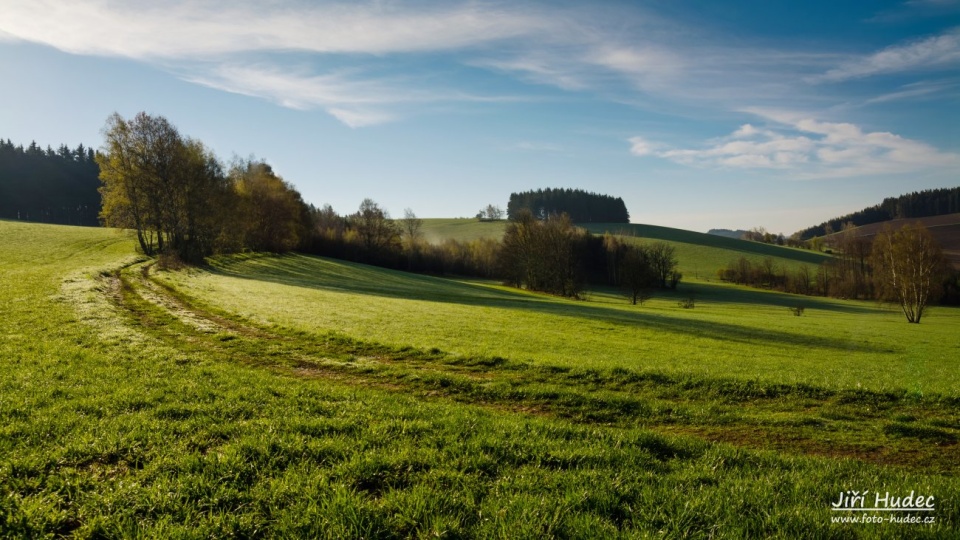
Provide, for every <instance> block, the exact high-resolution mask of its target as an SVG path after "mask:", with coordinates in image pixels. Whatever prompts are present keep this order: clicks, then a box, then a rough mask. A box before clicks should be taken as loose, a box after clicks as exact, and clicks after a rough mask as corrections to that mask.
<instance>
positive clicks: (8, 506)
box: [0, 221, 960, 538]
mask: <svg viewBox="0 0 960 540" xmlns="http://www.w3.org/2000/svg"><path fill="white" fill-rule="evenodd" d="M691 249H694V248H691ZM681 262H682V260H681ZM0 283H2V289H0V305H2V306H3V317H2V319H0V337H2V341H0V363H2V369H0V537H3V538H8V537H9V538H44V537H49V538H55V537H63V536H74V537H79V538H128V537H143V538H170V537H179V538H201V537H204V538H208V537H215V538H220V537H257V538H259V537H267V538H271V537H276V538H293V537H317V538H405V537H440V538H491V537H496V538H549V537H564V538H617V537H623V538H648V537H667V538H743V537H771V538H796V537H805V538H858V537H861V538H914V537H916V538H925V537H941V538H947V537H951V536H952V535H955V534H956V532H957V530H958V528H960V482H958V480H957V476H958V473H960V450H958V448H960V444H958V438H960V384H958V374H957V372H958V371H960V370H958V369H957V368H958V365H957V358H958V357H960V342H958V340H957V339H956V335H957V333H956V328H958V327H960V325H958V322H960V312H958V311H957V310H955V309H946V308H942V309H936V310H934V311H932V312H931V313H930V316H929V317H928V318H926V319H925V320H924V323H923V324H921V325H919V326H918V325H907V324H906V323H905V322H904V321H903V320H902V317H901V316H900V315H899V314H898V313H897V312H895V311H893V310H891V309H888V308H883V307H881V306H877V305H875V304H870V303H854V302H841V301H832V300H823V299H809V298H804V299H798V298H797V297H792V296H789V295H782V294H776V293H768V292H765V291H755V290H748V289H742V288H737V287H732V286H728V285H723V284H718V283H715V282H706V281H705V280H704V281H697V280H692V281H691V282H689V283H686V284H684V285H683V286H682V287H683V288H682V290H681V291H679V292H678V293H676V294H675V295H672V296H671V295H664V296H661V297H658V298H655V299H653V300H651V301H649V302H648V303H647V304H645V305H644V306H630V305H628V304H627V302H626V300H625V299H623V298H621V297H620V296H619V295H618V294H617V293H616V291H612V290H596V291H592V292H591V293H590V294H589V295H588V297H587V299H586V300H583V301H570V300H564V299H558V298H553V297H547V296H543V295H535V294H530V293H527V292H524V291H515V290H510V289H506V288H503V287H500V286H498V285H497V284H494V283H489V282H478V281H463V280H446V279H439V278H432V277H426V276H415V275H408V274H403V273H398V272H391V271H386V270H381V269H375V268H370V267H365V266H362V265H356V264H350V263H344V262H340V261H333V260H328V259H322V258H315V257H306V256H299V255H289V256H283V257H276V256H264V255H241V256H233V257H223V258H218V259H215V260H213V261H211V265H210V266H209V267H207V268H203V269H185V270H176V271H167V270H160V269H158V268H157V267H156V265H155V264H153V261H146V260H142V259H141V258H138V257H137V256H136V255H135V253H134V251H133V241H132V240H131V238H130V237H129V236H128V235H126V234H124V233H120V232H117V231H113V230H105V229H83V228H71V227H59V226H48V225H34V224H22V223H13V222H3V221H0ZM691 291H693V294H695V297H696V298H697V305H696V307H695V308H694V309H682V308H680V307H678V305H677V301H678V299H681V298H683V297H684V296H685V295H688V294H690V293H691ZM800 301H802V302H803V303H804V304H805V307H806V312H805V314H804V315H803V316H802V317H795V316H793V315H792V314H791V313H790V312H789V310H788V308H789V307H792V306H794V305H795V304H797V303H798V302H800ZM845 490H861V491H862V490H870V491H872V492H873V491H877V492H882V491H889V492H891V493H893V494H897V495H899V494H903V495H907V494H909V492H910V491H914V492H916V493H917V494H925V495H927V494H928V495H934V496H935V497H936V511H935V513H934V514H933V517H934V518H935V522H934V523H932V524H927V525H917V524H897V523H883V524H870V525H864V524H850V523H833V522H832V519H831V518H833V517H836V513H835V512H831V511H830V502H832V501H834V500H836V498H837V495H838V494H839V493H840V492H842V491H845Z"/></svg>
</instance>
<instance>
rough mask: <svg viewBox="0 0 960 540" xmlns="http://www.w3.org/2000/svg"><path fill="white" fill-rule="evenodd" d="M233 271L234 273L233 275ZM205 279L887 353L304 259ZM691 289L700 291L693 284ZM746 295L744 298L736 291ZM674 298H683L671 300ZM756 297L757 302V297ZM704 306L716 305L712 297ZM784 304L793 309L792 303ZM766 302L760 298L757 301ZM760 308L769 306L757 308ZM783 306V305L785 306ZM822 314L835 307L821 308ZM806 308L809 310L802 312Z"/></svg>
mask: <svg viewBox="0 0 960 540" xmlns="http://www.w3.org/2000/svg"><path fill="white" fill-rule="evenodd" d="M238 266H240V267H239V268H237V267H238ZM208 271H209V272H211V273H213V274H218V275H222V276H228V277H232V278H240V279H247V280H253V281H266V282H271V283H277V284H281V285H287V286H291V287H302V288H309V289H317V290H326V291H334V292H343V293H349V294H363V295H369V296H379V297H385V298H396V299H402V300H421V301H428V302H443V303H451V304H460V305H467V306H478V307H487V308H491V307H492V308H501V309H513V310H525V311H533V312H537V313H542V314H546V315H553V316H561V317H570V318H575V319H580V320H588V321H591V322H597V321H600V322H605V323H608V324H614V325H622V326H626V327H644V328H651V329H656V330H662V331H665V332H671V333H674V334H679V335H686V336H696V337H701V338H707V339H715V340H720V341H734V342H742V343H752V344H756V343H768V344H771V345H782V344H791V345H803V346H808V347H814V348H822V349H831V350H842V351H852V352H870V353H885V352H891V351H890V350H889V348H885V347H877V346H873V345H869V344H864V343H852V342H850V341H847V340H843V339H834V338H827V337H822V336H816V335H804V334H793V333H789V332H782V331H776V330H769V329H764V328H754V327H749V326H742V325H736V324H728V323H719V322H712V321H703V320H690V319H688V318H681V317H672V316H670V315H665V314H662V313H651V312H642V311H625V310H619V309H612V308H609V307H600V306H597V305H591V304H588V303H583V302H573V301H568V300H564V299H559V298H554V297H550V296H544V295H539V294H533V293H528V292H526V291H508V290H503V289H497V288H493V287H485V286H483V285H479V284H473V283H464V282H461V281H456V280H453V279H445V278H437V277H433V276H425V275H421V274H412V273H405V272H399V271H395V270H387V269H383V268H377V267H373V266H367V265H363V264H358V263H351V262H346V261H339V260H334V259H325V258H320V257H313V256H308V255H283V256H262V255H252V256H247V257H242V256H241V257H233V258H225V259H220V260H218V261H214V262H213V264H212V266H210V267H209V268H208ZM697 287H698V289H700V288H703V289H706V288H707V286H703V284H697ZM738 292H745V293H750V292H751V291H738ZM674 294H676V295H681V296H682V293H674ZM757 294H763V293H761V292H760V291H757ZM709 296H710V301H719V300H718V299H717V298H713V297H714V296H716V297H722V295H721V294H717V291H715V290H714V291H713V293H712V294H710V295H709ZM783 296H785V297H788V298H789V299H790V301H792V302H793V304H796V297H790V296H789V295H783ZM764 299H765V298H764ZM758 303H767V304H769V302H758ZM784 305H785V306H787V305H790V304H788V303H785V304H784ZM824 306H825V309H829V308H831V307H835V306H833V305H832V304H826V303H825V304H824ZM808 307H814V306H813V304H808Z"/></svg>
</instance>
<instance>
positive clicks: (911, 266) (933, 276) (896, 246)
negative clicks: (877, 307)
mask: <svg viewBox="0 0 960 540" xmlns="http://www.w3.org/2000/svg"><path fill="white" fill-rule="evenodd" d="M870 261H871V263H872V266H873V279H874V284H875V286H876V290H877V296H878V298H879V299H881V300H888V301H893V302H897V303H898V304H900V308H901V309H902V310H903V314H904V315H905V316H906V317H907V321H908V322H911V323H919V322H920V318H921V317H922V316H923V312H924V310H925V309H926V307H927V305H928V304H929V302H930V300H931V298H935V297H936V295H937V294H938V293H939V291H940V288H941V287H942V286H943V284H942V282H943V275H944V268H945V265H944V258H943V252H942V251H941V249H940V246H939V245H938V244H937V242H936V240H934V238H933V236H932V235H931V234H930V231H928V230H927V228H926V227H924V226H923V225H922V224H919V223H918V224H916V225H907V226H905V227H903V228H902V229H900V230H898V231H893V230H891V228H890V226H889V225H888V226H886V227H884V229H883V230H882V231H880V232H879V233H878V234H877V236H876V238H875V239H874V241H873V250H872V253H871V257H870Z"/></svg>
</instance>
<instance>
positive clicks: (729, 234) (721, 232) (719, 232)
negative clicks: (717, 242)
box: [707, 229, 749, 240]
mask: <svg viewBox="0 0 960 540" xmlns="http://www.w3.org/2000/svg"><path fill="white" fill-rule="evenodd" d="M748 232H749V231H744V230H742V229H737V230H735V231H731V230H730V229H710V230H709V231H707V234H712V235H715V236H724V237H726V238H735V239H737V240H741V239H743V235H745V234H747V233H748Z"/></svg>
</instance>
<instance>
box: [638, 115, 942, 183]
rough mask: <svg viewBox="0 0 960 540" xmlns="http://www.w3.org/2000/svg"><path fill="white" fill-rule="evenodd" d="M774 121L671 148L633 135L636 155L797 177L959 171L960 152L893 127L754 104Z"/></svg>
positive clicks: (743, 126) (704, 165) (745, 126)
mask: <svg viewBox="0 0 960 540" xmlns="http://www.w3.org/2000/svg"><path fill="white" fill-rule="evenodd" d="M744 112H749V113H751V114H754V115H757V116H760V117H761V118H763V119H764V120H766V121H768V122H769V123H772V126H770V127H767V128H758V127H756V126H754V125H752V124H744V125H742V126H740V127H739V128H738V129H737V130H735V131H734V132H732V133H731V134H730V135H728V136H726V137H721V138H719V139H715V140H711V141H706V143H705V144H704V145H703V146H702V147H699V148H671V147H667V146H666V145H663V144H660V143H657V142H652V141H649V140H647V139H645V138H643V137H633V138H631V139H629V142H630V145H631V146H630V152H631V153H632V154H634V155H636V156H655V157H659V158H663V159H667V160H670V161H673V162H675V163H679V164H683V165H691V166H696V167H704V168H727V169H773V170H781V171H785V172H787V173H789V176H790V177H792V178H797V179H818V178H837V177H855V176H870V175H885V174H904V173H910V172H919V171H924V170H931V169H944V168H946V169H950V168H953V169H956V170H958V171H960V154H956V153H952V152H942V151H940V150H938V149H936V148H934V147H933V146H930V145H928V144H926V143H923V142H920V141H915V140H911V139H907V138H905V137H901V136H898V135H895V134H893V133H888V132H867V131H864V130H863V129H861V128H860V127H859V126H856V125H854V124H850V123H843V122H823V121H819V120H816V119H814V118H811V117H808V116H806V115H804V114H801V113H796V112H793V111H784V110H772V109H751V110H748V111H744Z"/></svg>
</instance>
